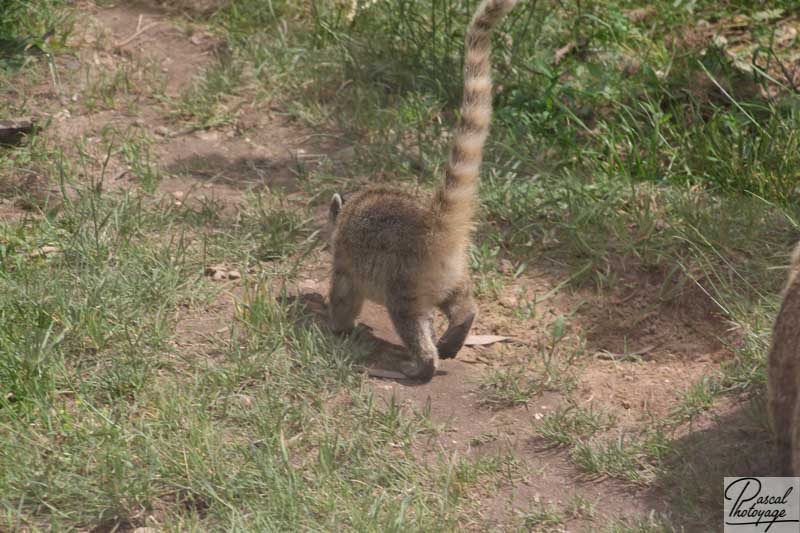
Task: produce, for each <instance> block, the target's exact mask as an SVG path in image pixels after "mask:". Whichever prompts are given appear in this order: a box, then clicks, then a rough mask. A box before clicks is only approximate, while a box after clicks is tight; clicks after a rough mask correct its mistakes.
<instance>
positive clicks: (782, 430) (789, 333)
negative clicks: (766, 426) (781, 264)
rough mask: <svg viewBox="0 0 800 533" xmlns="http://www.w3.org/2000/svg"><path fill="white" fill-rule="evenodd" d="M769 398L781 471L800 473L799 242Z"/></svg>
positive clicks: (775, 341) (777, 331) (772, 359)
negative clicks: (779, 452) (798, 390)
mask: <svg viewBox="0 0 800 533" xmlns="http://www.w3.org/2000/svg"><path fill="white" fill-rule="evenodd" d="M767 377H768V382H767V398H768V404H769V405H768V406H769V415H770V422H771V423H772V429H773V431H774V432H775V436H776V439H777V441H778V445H779V447H780V451H781V463H782V464H781V469H782V474H783V475H786V476H792V475H794V476H800V396H798V394H797V389H798V386H800V244H798V245H797V247H796V248H795V250H794V253H793V254H792V265H791V267H790V270H789V280H788V281H787V283H786V287H785V288H784V290H783V303H782V304H781V308H780V311H779V312H778V317H777V319H776V320H775V327H774V329H773V332H772V348H771V349H770V352H769V360H768V372H767Z"/></svg>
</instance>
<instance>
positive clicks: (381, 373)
mask: <svg viewBox="0 0 800 533" xmlns="http://www.w3.org/2000/svg"><path fill="white" fill-rule="evenodd" d="M367 375H368V376H369V377H371V378H383V379H407V377H406V375H405V374H403V373H402V372H394V371H392V370H384V369H382V368H367Z"/></svg>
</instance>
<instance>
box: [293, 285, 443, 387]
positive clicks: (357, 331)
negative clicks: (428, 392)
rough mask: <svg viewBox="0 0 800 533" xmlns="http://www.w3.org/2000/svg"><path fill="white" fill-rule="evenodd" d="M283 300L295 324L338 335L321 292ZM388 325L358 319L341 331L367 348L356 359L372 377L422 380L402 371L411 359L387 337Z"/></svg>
mask: <svg viewBox="0 0 800 533" xmlns="http://www.w3.org/2000/svg"><path fill="white" fill-rule="evenodd" d="M285 301H286V303H289V304H290V305H291V309H292V311H291V313H292V314H291V318H292V320H293V321H294V323H295V324H296V325H298V326H301V327H309V326H312V325H317V326H318V327H319V328H320V329H321V330H323V331H325V332H327V333H329V334H330V335H338V334H337V333H334V332H333V331H332V330H331V328H330V322H329V319H328V306H327V304H326V303H325V297H324V296H323V295H321V294H319V293H316V292H306V293H300V294H296V295H290V296H287V297H286V298H285ZM387 328H388V329H387ZM391 328H392V325H391V324H390V323H388V322H387V321H383V322H380V323H378V324H377V325H376V327H373V326H370V325H368V324H366V323H364V322H363V321H360V320H359V321H358V322H357V323H356V327H355V328H354V329H353V331H351V332H348V333H346V334H344V335H347V336H349V337H351V338H353V339H354V340H355V341H356V342H358V343H360V344H362V345H363V346H364V347H365V348H366V353H367V355H366V357H364V358H363V359H361V360H360V361H359V364H360V365H361V366H363V367H364V370H365V371H366V372H367V374H369V375H370V376H371V377H375V378H381V379H390V380H393V381H397V382H398V383H402V384H403V385H407V386H416V385H420V384H422V383H420V382H419V381H417V380H413V379H409V378H407V377H405V376H403V375H402V372H401V365H402V363H404V362H407V361H411V360H412V357H411V354H410V353H409V351H408V349H407V348H406V347H405V346H403V345H402V344H398V343H397V342H392V340H389V339H388V338H389V337H391V336H393V330H392V329H391ZM436 375H437V376H440V375H447V372H446V371H444V370H441V369H439V370H437V371H436Z"/></svg>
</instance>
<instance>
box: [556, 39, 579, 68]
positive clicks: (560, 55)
mask: <svg viewBox="0 0 800 533" xmlns="http://www.w3.org/2000/svg"><path fill="white" fill-rule="evenodd" d="M573 50H575V42H574V41H570V42H568V43H567V44H565V45H564V46H562V47H561V48H559V49H558V50H556V53H555V54H554V55H553V63H555V64H556V65H558V64H559V63H561V60H562V59H564V57H565V56H566V55H567V54H569V53H570V52H572V51H573Z"/></svg>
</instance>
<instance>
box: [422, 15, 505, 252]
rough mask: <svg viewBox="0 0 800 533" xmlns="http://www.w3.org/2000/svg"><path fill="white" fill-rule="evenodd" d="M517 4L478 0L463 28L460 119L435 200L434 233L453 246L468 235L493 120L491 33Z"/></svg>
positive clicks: (463, 240)
mask: <svg viewBox="0 0 800 533" xmlns="http://www.w3.org/2000/svg"><path fill="white" fill-rule="evenodd" d="M516 2H517V0H482V1H481V3H480V5H479V6H478V9H477V10H476V12H475V15H474V16H473V18H472V22H470V25H469V27H468V29H467V35H466V39H465V50H464V95H463V98H462V102H461V116H460V118H459V124H458V126H457V128H456V133H455V136H454V138H453V143H452V145H451V147H450V156H449V159H448V162H447V167H446V169H445V177H444V182H443V183H442V185H441V186H440V188H439V189H438V190H437V192H436V194H435V195H434V197H433V206H432V207H433V211H434V215H435V220H436V221H437V226H438V229H439V230H440V231H441V232H442V233H444V234H446V235H447V236H448V237H451V238H454V239H455V240H456V241H455V242H466V240H467V239H468V238H469V234H470V232H471V231H472V224H473V218H474V215H475V208H476V203H477V185H478V184H477V181H478V176H479V173H480V166H481V160H482V158H483V146H484V144H485V142H486V137H487V136H488V135H489V122H490V121H491V116H492V77H491V70H492V66H491V59H490V54H491V46H492V30H493V29H494V27H495V26H496V25H497V24H498V22H500V20H501V19H502V18H503V17H504V16H505V15H506V14H507V13H508V12H509V11H511V8H513V7H514V4H516Z"/></svg>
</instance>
